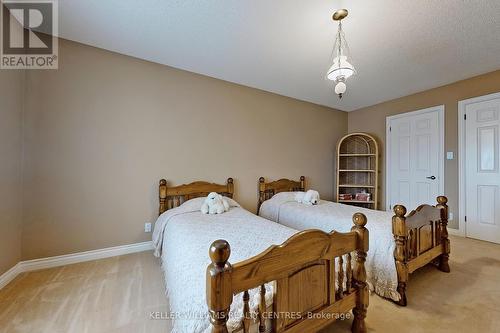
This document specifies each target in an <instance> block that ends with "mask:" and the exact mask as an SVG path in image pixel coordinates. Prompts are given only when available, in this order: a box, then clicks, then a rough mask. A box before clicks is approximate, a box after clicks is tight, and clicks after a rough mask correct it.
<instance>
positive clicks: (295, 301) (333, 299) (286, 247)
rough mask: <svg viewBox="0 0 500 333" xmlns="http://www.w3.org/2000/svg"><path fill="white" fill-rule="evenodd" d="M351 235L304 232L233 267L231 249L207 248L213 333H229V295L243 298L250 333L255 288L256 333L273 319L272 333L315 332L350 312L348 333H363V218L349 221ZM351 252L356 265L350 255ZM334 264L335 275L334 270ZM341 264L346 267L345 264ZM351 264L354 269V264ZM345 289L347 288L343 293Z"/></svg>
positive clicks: (357, 216) (223, 246)
mask: <svg viewBox="0 0 500 333" xmlns="http://www.w3.org/2000/svg"><path fill="white" fill-rule="evenodd" d="M353 222H354V224H355V225H354V226H353V227H352V231H351V232H349V233H338V232H332V233H330V234H328V233H325V232H323V231H319V230H308V231H303V232H300V233H298V234H295V235H294V236H292V237H291V238H289V239H288V240H287V241H286V242H285V243H283V244H282V245H279V246H276V245H275V246H271V247H270V248H269V249H267V250H266V251H264V252H263V253H261V254H259V255H257V256H255V257H253V258H250V259H248V260H245V261H242V262H239V263H237V264H235V265H231V264H230V263H229V262H228V260H229V257H230V254H231V249H230V246H229V244H228V242H226V241H225V240H217V241H215V242H214V243H213V244H212V246H211V247H210V250H209V254H210V258H211V260H212V263H211V264H210V265H209V266H208V268H207V289H206V291H207V304H208V308H209V312H210V318H211V323H212V333H226V332H228V330H227V326H226V322H227V320H228V314H229V309H230V306H231V303H232V301H233V295H236V294H239V293H241V292H243V301H244V318H243V321H242V325H241V326H242V328H243V332H245V333H247V332H249V328H250V324H251V314H250V306H249V292H248V290H249V289H253V288H259V292H260V304H259V309H258V316H257V318H258V324H259V332H260V333H262V332H265V331H266V329H268V328H267V327H266V319H268V318H272V319H273V320H272V321H271V322H272V325H273V326H272V327H271V329H272V332H278V333H285V332H286V333H299V332H300V333H301V332H316V331H318V330H320V329H321V328H323V327H325V326H327V325H328V324H330V323H332V322H333V321H335V319H336V318H337V316H338V315H340V314H345V313H347V312H348V311H350V310H351V309H353V314H354V321H353V324H352V332H366V326H365V317H366V311H367V307H368V287H367V284H366V270H365V266H364V263H365V260H366V253H367V251H368V230H367V229H366V228H365V225H366V217H365V216H364V215H363V214H361V213H357V214H355V215H354V216H353ZM353 251H355V253H356V256H355V260H352V259H351V252H353ZM335 259H337V263H338V271H337V268H336V265H335ZM344 261H345V262H344ZM352 261H354V265H353V264H352ZM344 266H345V269H344ZM274 281H275V284H274V295H273V311H272V313H269V312H266V309H267V306H266V301H265V299H266V288H265V286H264V285H265V284H266V283H271V282H274ZM344 285H345V287H344Z"/></svg>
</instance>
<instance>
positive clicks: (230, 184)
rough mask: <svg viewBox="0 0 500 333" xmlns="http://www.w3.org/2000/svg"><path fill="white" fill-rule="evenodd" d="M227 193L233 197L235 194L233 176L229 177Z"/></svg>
mask: <svg viewBox="0 0 500 333" xmlns="http://www.w3.org/2000/svg"><path fill="white" fill-rule="evenodd" d="M227 193H228V195H229V197H230V198H231V199H232V198H233V194H234V180H233V178H228V179H227Z"/></svg>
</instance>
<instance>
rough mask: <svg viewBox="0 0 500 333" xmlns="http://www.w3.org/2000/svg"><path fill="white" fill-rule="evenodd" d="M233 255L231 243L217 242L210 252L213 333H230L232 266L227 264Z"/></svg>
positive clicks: (209, 276)
mask: <svg viewBox="0 0 500 333" xmlns="http://www.w3.org/2000/svg"><path fill="white" fill-rule="evenodd" d="M230 254H231V248H230V246H229V243H228V242H226V241H225V240H220V239H219V240H216V241H215V242H213V243H212V245H211V246H210V250H209V255H210V259H211V260H212V263H211V264H210V265H209V266H208V267H207V289H206V292H207V305H208V309H209V313H210V322H211V323H212V333H228V330H227V325H226V324H227V320H228V318H229V308H230V307H231V303H232V302H233V293H232V287H231V273H232V267H231V264H229V263H228V262H227V260H228V259H229V256H230Z"/></svg>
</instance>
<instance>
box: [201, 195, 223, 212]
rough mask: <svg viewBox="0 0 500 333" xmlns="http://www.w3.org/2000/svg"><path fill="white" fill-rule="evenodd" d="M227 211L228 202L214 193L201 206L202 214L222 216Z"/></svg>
mask: <svg viewBox="0 0 500 333" xmlns="http://www.w3.org/2000/svg"><path fill="white" fill-rule="evenodd" d="M228 210H229V202H228V201H227V200H226V198H224V197H223V196H222V195H220V194H218V193H215V192H212V193H210V194H209V195H208V196H207V198H206V199H205V201H204V202H203V204H202V205H201V212H202V213H203V214H222V213H224V212H227V211H228Z"/></svg>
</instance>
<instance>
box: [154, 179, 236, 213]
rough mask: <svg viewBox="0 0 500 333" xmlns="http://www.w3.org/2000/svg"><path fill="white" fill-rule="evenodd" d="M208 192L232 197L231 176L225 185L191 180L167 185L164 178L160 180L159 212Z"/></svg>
mask: <svg viewBox="0 0 500 333" xmlns="http://www.w3.org/2000/svg"><path fill="white" fill-rule="evenodd" d="M210 192H217V193H219V194H222V195H223V196H226V197H229V198H233V194H234V184H233V178H228V179H227V182H226V184H225V185H221V184H214V183H208V182H204V181H198V182H193V183H190V184H184V185H179V186H173V187H168V186H167V181H166V180H165V179H162V180H160V186H159V195H160V210H159V214H160V215H161V214H162V213H163V212H165V211H167V210H169V209H172V208H175V207H178V206H180V205H181V204H182V203H183V202H185V201H188V200H189V199H193V198H198V197H204V196H207V195H208V194H209V193H210Z"/></svg>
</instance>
